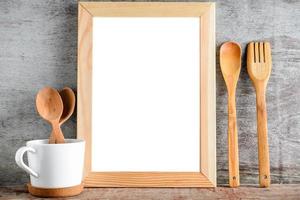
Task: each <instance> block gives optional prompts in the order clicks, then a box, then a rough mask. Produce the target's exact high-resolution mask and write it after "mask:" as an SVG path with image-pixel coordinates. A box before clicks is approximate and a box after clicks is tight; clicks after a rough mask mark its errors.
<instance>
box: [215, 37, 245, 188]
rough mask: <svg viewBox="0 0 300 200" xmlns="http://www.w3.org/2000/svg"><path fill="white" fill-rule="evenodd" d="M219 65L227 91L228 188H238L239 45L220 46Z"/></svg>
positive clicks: (233, 43)
mask: <svg viewBox="0 0 300 200" xmlns="http://www.w3.org/2000/svg"><path fill="white" fill-rule="evenodd" d="M220 65H221V71H222V74H223V77H224V80H225V83H226V86H227V91H228V169H229V186H230V187H238V186H239V185H240V175H239V153H238V134H237V123H236V106H235V91H236V85H237V82H238V79H239V75H240V71H241V47H240V45H239V44H237V43H235V42H226V43H224V44H223V45H222V46H221V49H220Z"/></svg>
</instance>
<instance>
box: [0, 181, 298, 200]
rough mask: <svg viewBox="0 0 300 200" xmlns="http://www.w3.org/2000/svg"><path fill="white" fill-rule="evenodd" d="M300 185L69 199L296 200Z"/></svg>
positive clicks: (112, 191)
mask: <svg viewBox="0 0 300 200" xmlns="http://www.w3.org/2000/svg"><path fill="white" fill-rule="evenodd" d="M299 191H300V185H292V184H290V185H272V186H271V187H270V188H257V187H254V186H251V185H250V186H247V187H239V188H228V187H217V188H201V189H199V188H85V189H84V190H83V192H82V193H81V194H80V195H79V196H75V197H69V198H68V199H74V200H78V199H81V200H85V199H89V200H90V199H97V200H107V199H113V200H124V199H130V200H141V199H145V200H147V199H149V200H150V199H163V200H177V199H178V200H181V199H197V200H207V199H209V200H220V199H251V200H254V199H255V200H256V199H260V200H269V199H272V200H282V199H285V200H295V199H299ZM0 199H1V200H2V199H3V200H7V199H40V198H37V197H33V196H31V195H30V194H29V193H28V192H27V190H26V188H25V187H24V186H23V187H21V186H17V187H5V188H4V187H2V188H0Z"/></svg>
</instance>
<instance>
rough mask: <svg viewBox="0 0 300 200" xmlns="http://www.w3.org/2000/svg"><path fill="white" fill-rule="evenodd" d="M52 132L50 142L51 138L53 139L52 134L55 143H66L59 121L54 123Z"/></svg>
mask: <svg viewBox="0 0 300 200" xmlns="http://www.w3.org/2000/svg"><path fill="white" fill-rule="evenodd" d="M52 128H53V130H52V133H51V136H50V138H49V143H50V139H52V138H51V137H52V135H53V136H54V138H55V143H56V144H59V143H65V138H64V135H63V133H62V131H61V129H60V125H59V123H58V122H57V123H52Z"/></svg>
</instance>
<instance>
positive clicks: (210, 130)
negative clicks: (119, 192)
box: [77, 2, 216, 187]
mask: <svg viewBox="0 0 300 200" xmlns="http://www.w3.org/2000/svg"><path fill="white" fill-rule="evenodd" d="M94 16H97V17H199V18H200V22H201V23H200V26H201V29H200V36H199V37H200V41H201V43H200V49H201V51H200V58H201V59H200V66H201V67H200V77H201V80H200V81H201V82H200V87H201V95H200V107H201V113H200V124H201V129H200V144H201V146H200V155H201V157H200V159H201V160H200V172H92V171H91V162H92V160H91V142H92V137H91V136H92V133H91V131H92V126H91V121H92V118H91V117H92V116H91V113H92V102H91V101H92V100H91V99H92V98H91V97H92V67H93V66H92V46H93V39H92V37H93V36H92V30H93V17H94ZM215 88H216V86H215V4H214V3H198V2H180V3H179V2H130V3H129V2H118V3H117V2H79V4H78V91H77V99H78V100H77V137H78V138H81V139H84V140H85V141H86V152H85V170H84V177H85V178H84V184H85V186H86V187H215V186H216V116H215V115H216V100H215V98H216V94H215V91H216V90H215Z"/></svg>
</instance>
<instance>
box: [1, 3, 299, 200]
mask: <svg viewBox="0 0 300 200" xmlns="http://www.w3.org/2000/svg"><path fill="white" fill-rule="evenodd" d="M214 2H216V43H217V45H216V47H217V49H218V47H219V46H220V45H221V44H222V43H223V42H225V41H228V40H234V41H237V42H239V43H240V44H241V46H242V50H243V52H244V53H245V50H246V45H247V44H248V42H250V41H255V40H268V41H270V43H271V45H272V57H273V69H272V74H271V77H270V80H269V83H268V91H267V94H266V100H267V109H268V130H269V133H268V136H269V147H270V148H269V151H270V169H271V179H272V183H300V153H299V152H300V134H299V132H300V101H299V99H300V79H299V77H300V67H299V65H300V46H299V44H300V20H298V19H299V18H300V1H297V0H276V1H275V0H256V1H255V2H254V1H246V0H244V1H235V0H216V1H214ZM77 3H78V2H77V1H75V0H69V1H62V0H53V1H49V0H45V1H40V0H23V1H18V0H3V1H1V2H0V16H1V18H0V24H1V28H0V34H1V37H0V71H1V73H0V85H1V87H0V93H1V98H0V185H12V184H24V183H27V182H28V180H29V179H28V176H27V174H25V173H24V172H23V171H22V170H21V169H20V168H18V167H17V165H16V164H15V163H14V159H13V158H14V154H15V152H16V150H17V149H18V148H19V147H21V146H23V145H24V144H25V141H28V140H31V139H45V138H47V137H48V136H49V134H50V131H51V128H50V126H49V125H48V123H47V122H44V120H42V119H41V118H40V117H39V116H38V115H37V112H36V110H35V108H34V107H35V105H34V104H35V101H34V99H35V95H36V93H37V92H38V90H39V89H41V88H43V87H44V86H46V85H50V86H52V87H55V88H58V89H61V88H63V87H64V86H70V87H71V88H72V89H73V90H74V91H76V87H77V78H76V77H77V25H78V22H77V16H78V7H77ZM217 52H218V51H217ZM217 57H218V55H217ZM245 58H246V57H245V54H244V55H243V62H242V69H241V74H240V80H239V83H238V87H237V92H236V95H237V98H236V105H237V116H238V119H237V120H238V121H237V123H238V133H239V156H240V178H241V179H240V182H241V185H245V184H256V185H258V156H257V155H258V152H257V131H256V100H255V90H254V88H253V86H252V84H251V81H250V79H249V76H248V74H247V70H246V60H245ZM215 78H216V88H217V92H216V97H217V98H216V101H217V104H216V105H217V107H216V110H217V138H216V141H217V181H218V184H227V183H228V165H227V162H228V158H227V107H226V105H227V93H226V86H225V84H224V80H223V78H222V74H221V71H220V67H219V61H218V60H217V66H216V77H215ZM75 116H76V113H75V114H74V115H73V116H72V117H71V119H70V120H68V121H67V122H66V123H65V124H63V125H62V131H63V133H64V135H65V138H75V137H76V117H75ZM219 189H220V190H224V188H218V189H217V190H219ZM290 189H291V190H293V189H292V187H290ZM294 189H295V188H294ZM297 190H298V191H299V188H297ZM101 191H102V192H100V191H98V190H97V191H95V190H89V191H87V192H85V193H84V194H88V193H92V194H93V195H98V197H99V198H100V197H101V198H102V197H103V198H104V197H106V195H115V196H117V195H119V194H120V193H121V194H120V195H119V196H120V198H121V197H122V195H125V194H124V193H122V191H123V190H122V189H120V190H110V189H106V190H101ZM130 191H131V192H132V191H137V193H136V196H134V197H136V198H137V199H140V198H141V196H142V195H143V196H144V195H146V196H147V195H149V196H148V197H149V199H150V198H151V194H152V195H154V194H153V193H150V191H151V190H146V191H145V190H136V189H132V190H130ZM154 191H156V192H157V193H158V194H157V195H160V196H161V197H162V198H163V197H165V196H168V195H171V193H173V194H174V195H175V194H176V195H177V197H179V196H180V195H181V194H182V196H183V197H186V195H187V193H189V191H190V192H191V195H192V194H193V195H194V197H195V199H196V198H201V195H199V194H202V193H199V192H201V191H202V190H197V189H195V190H194V189H192V190H190V189H187V190H183V191H182V190H180V191H179V190H176V191H174V190H159V189H158V190H154ZM164 191H166V192H165V193H164ZM184 191H185V192H184ZM205 191H207V192H208V193H210V192H209V191H211V190H205ZM225 191H227V192H228V191H230V192H229V193H230V194H232V195H233V194H236V193H239V194H240V193H241V192H243V191H242V190H241V191H240V190H225ZM236 191H237V192H236ZM238 191H240V192H238ZM256 191H257V190H249V191H248V192H247V193H245V194H248V195H249V197H250V195H251V194H253V195H255V193H257V192H256ZM260 191H261V190H260ZM262 191H267V192H264V193H257V196H259V197H263V195H265V196H268V195H271V192H270V191H272V185H271V189H270V190H269V189H263V190H262ZM234 192H236V193H234ZM164 195H165V196H164ZM203 195H204V194H203ZM222 195H226V194H224V193H222ZM277 195H278V197H280V195H282V194H281V191H280V190H279V189H278V190H277ZM298 196H299V195H298ZM138 197H140V198H138ZM219 197H222V196H219ZM281 197H282V196H281ZM165 199H167V198H165ZM169 199H171V197H170V198H169ZM206 199H207V198H206Z"/></svg>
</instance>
